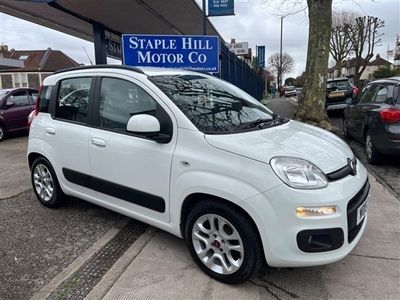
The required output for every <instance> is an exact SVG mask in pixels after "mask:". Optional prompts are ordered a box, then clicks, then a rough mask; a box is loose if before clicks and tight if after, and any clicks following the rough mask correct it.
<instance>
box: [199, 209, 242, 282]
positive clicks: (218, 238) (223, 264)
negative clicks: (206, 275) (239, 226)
mask: <svg viewBox="0 0 400 300" xmlns="http://www.w3.org/2000/svg"><path fill="white" fill-rule="evenodd" d="M192 243H193V247H194V250H195V252H196V254H197V256H198V257H199V259H200V260H201V261H202V262H203V263H204V264H205V265H206V266H207V267H208V268H209V269H210V270H212V271H214V272H216V273H218V274H222V275H227V274H232V273H234V272H236V271H237V270H238V269H239V268H240V267H241V265H242V263H243V259H244V247H243V242H242V239H241V237H240V235H239V233H238V231H237V230H236V228H235V227H234V226H233V225H232V224H231V223H230V222H229V221H228V220H226V219H225V218H223V217H221V216H219V215H215V214H206V215H202V216H200V217H199V218H198V219H197V220H196V222H195V223H194V224H193V229H192Z"/></svg>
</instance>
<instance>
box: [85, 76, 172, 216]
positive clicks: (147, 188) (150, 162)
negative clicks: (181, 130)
mask: <svg viewBox="0 0 400 300" xmlns="http://www.w3.org/2000/svg"><path fill="white" fill-rule="evenodd" d="M98 81H99V85H98V86H99V89H98V97H96V99H97V100H98V105H97V108H95V113H94V115H95V116H96V118H97V119H95V121H94V122H95V127H94V128H92V129H91V131H90V146H89V156H90V163H91V169H92V183H93V189H94V190H95V192H96V193H97V194H96V196H97V197H98V198H102V199H106V201H107V204H108V206H109V207H110V208H112V207H118V208H119V209H121V208H122V209H125V210H127V211H129V212H131V213H132V214H133V216H135V214H136V215H140V216H145V217H151V218H152V219H153V220H159V221H168V220H169V211H168V210H169V188H170V170H171V164H172V156H173V151H174V149H175V144H176V134H173V122H174V121H173V120H174V118H173V117H172V116H173V115H172V113H171V112H170V111H169V109H168V107H167V106H166V105H165V104H164V103H163V102H162V101H160V99H159V98H158V97H157V94H155V93H154V92H152V91H151V90H150V89H149V88H147V87H146V86H144V85H143V83H141V82H140V81H138V80H135V79H134V78H131V77H124V76H122V75H119V76H118V77H115V76H114V77H113V76H111V77H108V76H107V77H106V76H104V77H101V78H99V79H98ZM134 114H150V115H153V116H155V117H156V118H157V119H158V120H159V121H160V124H161V133H164V134H168V135H170V136H171V141H170V142H168V143H163V144H161V143H158V142H156V141H154V140H152V139H150V138H146V137H145V136H140V135H134V134H131V133H128V132H127V131H126V126H127V122H128V120H129V118H130V116H132V115H134ZM175 128H176V127H175Z"/></svg>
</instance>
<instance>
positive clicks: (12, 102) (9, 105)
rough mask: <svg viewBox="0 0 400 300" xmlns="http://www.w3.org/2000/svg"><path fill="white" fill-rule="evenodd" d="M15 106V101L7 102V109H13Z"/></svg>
mask: <svg viewBox="0 0 400 300" xmlns="http://www.w3.org/2000/svg"><path fill="white" fill-rule="evenodd" d="M13 106H15V102H14V101H11V100H7V102H6V108H11V107H13Z"/></svg>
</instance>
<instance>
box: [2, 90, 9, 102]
mask: <svg viewBox="0 0 400 300" xmlns="http://www.w3.org/2000/svg"><path fill="white" fill-rule="evenodd" d="M9 91H10V90H0V100H1V99H3V98H4V96H5V95H7V94H8V92H9Z"/></svg>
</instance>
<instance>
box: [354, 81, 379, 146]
mask: <svg viewBox="0 0 400 300" xmlns="http://www.w3.org/2000/svg"><path fill="white" fill-rule="evenodd" d="M378 89H379V86H378V85H375V84H371V85H370V86H369V88H368V89H367V90H366V91H365V92H364V90H363V91H362V93H361V94H360V98H359V101H358V102H357V103H355V105H354V112H353V115H352V120H353V124H352V125H353V126H352V131H351V134H352V135H354V136H355V137H356V138H358V139H360V140H363V139H364V129H365V125H366V123H367V122H368V121H367V120H368V116H369V114H370V111H371V110H372V109H373V101H374V99H375V96H376V93H377V92H378Z"/></svg>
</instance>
